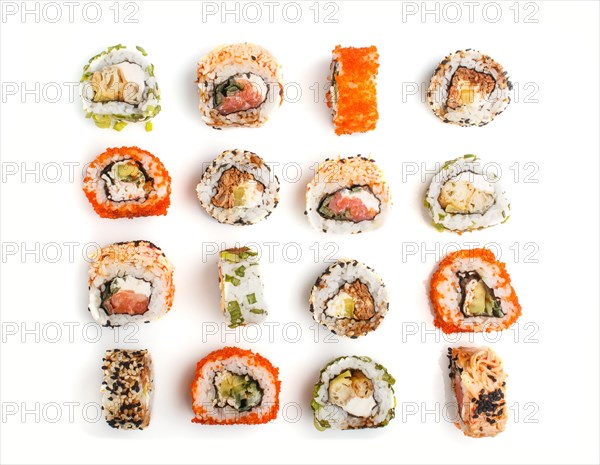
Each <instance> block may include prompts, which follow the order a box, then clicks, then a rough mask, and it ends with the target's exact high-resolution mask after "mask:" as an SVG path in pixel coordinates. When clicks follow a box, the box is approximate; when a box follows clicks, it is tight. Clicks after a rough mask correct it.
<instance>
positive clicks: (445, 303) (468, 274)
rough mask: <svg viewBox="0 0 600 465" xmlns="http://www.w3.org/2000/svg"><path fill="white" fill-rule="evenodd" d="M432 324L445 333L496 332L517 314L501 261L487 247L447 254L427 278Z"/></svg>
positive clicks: (515, 303) (519, 313)
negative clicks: (429, 278)
mask: <svg viewBox="0 0 600 465" xmlns="http://www.w3.org/2000/svg"><path fill="white" fill-rule="evenodd" d="M429 298H430V300H431V305H432V306H433V311H434V313H435V318H434V320H433V323H434V324H435V326H437V327H438V328H440V329H441V330H442V331H443V332H445V333H459V332H490V331H500V330H503V329H506V328H508V327H509V326H510V325H512V324H513V323H514V322H515V321H517V319H518V318H519V316H521V305H520V304H519V299H518V298H517V294H516V293H515V291H514V289H513V288H512V285H511V283H510V276H509V275H508V273H507V271H506V266H505V265H504V263H502V262H500V261H498V260H496V257H495V256H494V254H493V253H492V252H491V251H490V250H488V249H465V250H459V251H456V252H453V253H450V254H448V255H447V256H446V257H445V258H444V259H443V260H442V261H440V263H439V265H438V268H437V270H436V271H435V273H433V276H432V277H431V288H430V291H429Z"/></svg>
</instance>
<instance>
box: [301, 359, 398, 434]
mask: <svg viewBox="0 0 600 465" xmlns="http://www.w3.org/2000/svg"><path fill="white" fill-rule="evenodd" d="M395 382H396V380H395V379H394V378H393V377H392V375H390V374H389V373H388V371H387V370H386V369H385V368H384V367H383V366H382V365H380V364H378V363H375V362H374V361H373V360H371V359H370V358H369V357H355V356H348V357H339V358H337V359H335V360H333V361H332V362H331V363H329V364H328V365H327V366H326V367H325V368H323V369H322V370H321V373H320V375H319V380H318V381H317V384H316V385H315V387H314V389H313V400H312V403H311V407H312V409H313V411H314V415H315V416H314V423H315V427H316V428H317V429H318V430H320V431H324V430H326V429H329V428H331V429H337V430H347V429H361V428H379V427H382V426H386V425H387V424H388V423H389V422H390V420H391V419H392V418H394V408H395V407H396V398H395V397H394V389H393V387H392V386H393V385H394V383H395Z"/></svg>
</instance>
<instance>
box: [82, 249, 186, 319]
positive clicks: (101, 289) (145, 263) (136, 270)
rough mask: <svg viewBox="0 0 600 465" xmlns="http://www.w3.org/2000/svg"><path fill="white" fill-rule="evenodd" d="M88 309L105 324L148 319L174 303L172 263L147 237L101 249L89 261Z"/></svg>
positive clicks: (165, 310) (153, 317) (163, 311)
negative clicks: (144, 239)
mask: <svg viewBox="0 0 600 465" xmlns="http://www.w3.org/2000/svg"><path fill="white" fill-rule="evenodd" d="M89 274H90V277H89V281H88V284H89V306H88V309H89V311H90V313H91V314H92V317H93V318H94V320H96V321H97V322H98V323H99V324H101V325H102V326H121V325H124V324H126V323H141V322H144V323H149V322H150V321H152V320H156V319H158V318H160V317H161V316H163V315H164V314H166V313H167V312H168V311H169V310H170V308H171V305H172V304H173V295H174V293H175V287H174V285H173V266H172V265H171V263H170V262H169V260H168V259H167V257H166V256H165V254H164V253H163V252H162V251H161V250H160V249H159V248H158V247H156V246H155V245H154V244H152V243H151V242H147V241H134V242H119V243H116V244H112V245H110V246H108V247H105V248H103V249H100V250H99V251H98V252H97V253H96V256H95V257H94V260H93V262H92V263H91V265H90V272H89Z"/></svg>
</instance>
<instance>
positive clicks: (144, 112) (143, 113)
mask: <svg viewBox="0 0 600 465" xmlns="http://www.w3.org/2000/svg"><path fill="white" fill-rule="evenodd" d="M146 55H147V53H146V51H145V50H144V49H143V48H142V47H139V46H137V47H136V50H131V49H127V47H125V46H124V45H120V44H119V45H114V46H112V47H108V49H107V50H106V51H104V52H101V53H99V54H98V55H95V56H94V57H92V58H91V59H90V60H89V63H88V64H87V65H85V66H84V67H83V76H82V77H81V82H80V87H79V92H80V95H81V99H82V101H83V110H84V111H85V113H86V117H87V118H91V119H92V120H93V121H94V123H96V126H98V127H100V128H110V127H112V128H113V129H116V130H117V131H120V130H121V129H123V128H124V127H125V126H127V123H139V122H144V121H145V122H146V130H147V131H150V130H152V123H151V122H150V121H149V120H150V119H151V118H153V117H154V116H156V115H157V114H158V113H159V112H160V91H159V89H158V83H157V82H156V77H155V76H154V65H152V64H150V63H148V62H147V61H146V58H145V56H146Z"/></svg>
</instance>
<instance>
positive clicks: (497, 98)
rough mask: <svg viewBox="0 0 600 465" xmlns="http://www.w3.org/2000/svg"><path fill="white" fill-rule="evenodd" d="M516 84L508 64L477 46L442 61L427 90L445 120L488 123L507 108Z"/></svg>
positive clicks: (434, 110) (464, 123) (466, 123)
mask: <svg viewBox="0 0 600 465" xmlns="http://www.w3.org/2000/svg"><path fill="white" fill-rule="evenodd" d="M511 90H512V84H511V82H510V81H509V80H508V76H507V72H506V71H504V68H502V66H501V65H500V64H499V63H497V62H496V61H494V60H493V59H491V58H490V57H489V56H487V55H484V54H482V53H480V52H478V51H476V50H471V49H467V50H458V51H457V52H455V53H451V54H450V55H448V56H447V57H446V58H444V60H443V61H442V62H441V63H440V64H439V65H438V67H437V68H436V70H435V72H434V74H433V77H432V78H431V82H430V83H429V90H428V91H427V98H428V100H429V105H430V106H431V109H432V110H433V112H434V113H435V115H436V116H437V117H438V118H440V119H441V120H442V121H443V122H444V123H451V124H457V125H459V126H484V125H486V124H488V123H489V122H491V121H492V120H493V119H494V118H495V117H496V116H498V115H499V114H500V113H502V112H503V111H504V110H506V107H508V104H509V103H510V94H511Z"/></svg>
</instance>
